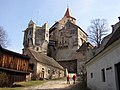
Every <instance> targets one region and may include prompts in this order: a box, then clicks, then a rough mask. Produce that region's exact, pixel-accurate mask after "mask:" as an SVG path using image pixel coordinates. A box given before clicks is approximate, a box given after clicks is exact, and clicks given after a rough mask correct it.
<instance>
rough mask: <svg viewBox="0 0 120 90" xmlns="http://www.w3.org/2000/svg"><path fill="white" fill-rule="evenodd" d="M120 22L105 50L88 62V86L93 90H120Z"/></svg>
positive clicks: (104, 47)
mask: <svg viewBox="0 0 120 90" xmlns="http://www.w3.org/2000/svg"><path fill="white" fill-rule="evenodd" d="M119 33H120V22H118V23H117V24H115V25H113V32H112V33H111V35H110V38H109V40H108V41H107V42H106V44H105V45H104V46H102V47H103V48H102V49H101V50H99V52H98V53H96V54H95V55H94V56H93V57H92V58H91V59H90V60H89V61H87V62H86V70H87V86H88V87H89V88H90V89H91V90H120V35H119Z"/></svg>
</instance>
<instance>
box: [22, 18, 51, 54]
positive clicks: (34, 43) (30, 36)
mask: <svg viewBox="0 0 120 90" xmlns="http://www.w3.org/2000/svg"><path fill="white" fill-rule="evenodd" d="M48 43H49V29H48V24H47V23H45V24H44V25H43V26H42V27H39V26H37V25H36V24H35V23H34V22H33V21H32V20H31V21H30V22H29V24H28V27H27V29H26V30H25V31H24V40H23V46H24V49H23V52H24V51H25V50H26V49H32V50H35V51H37V52H42V53H44V54H47V47H48Z"/></svg>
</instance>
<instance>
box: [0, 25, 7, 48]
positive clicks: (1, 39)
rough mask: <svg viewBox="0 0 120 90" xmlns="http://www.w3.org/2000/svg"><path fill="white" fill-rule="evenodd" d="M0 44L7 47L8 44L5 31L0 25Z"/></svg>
mask: <svg viewBox="0 0 120 90" xmlns="http://www.w3.org/2000/svg"><path fill="white" fill-rule="evenodd" d="M0 45H1V46H2V47H7V45H8V37H7V33H6V32H5V30H4V29H3V27H1V26H0Z"/></svg>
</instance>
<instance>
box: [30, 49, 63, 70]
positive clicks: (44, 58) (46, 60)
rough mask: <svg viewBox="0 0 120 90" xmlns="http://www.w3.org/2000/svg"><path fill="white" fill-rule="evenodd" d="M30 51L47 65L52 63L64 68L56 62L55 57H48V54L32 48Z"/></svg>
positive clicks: (54, 65)
mask: <svg viewBox="0 0 120 90" xmlns="http://www.w3.org/2000/svg"><path fill="white" fill-rule="evenodd" d="M29 51H30V53H31V54H32V55H33V57H34V58H35V59H36V60H37V61H38V62H41V63H43V64H46V65H50V66H53V67H56V68H59V69H64V68H63V67H62V66H61V65H60V64H59V63H58V62H56V61H55V60H54V59H53V58H50V57H48V56H47V55H45V54H43V53H39V52H36V51H33V50H30V49H29Z"/></svg>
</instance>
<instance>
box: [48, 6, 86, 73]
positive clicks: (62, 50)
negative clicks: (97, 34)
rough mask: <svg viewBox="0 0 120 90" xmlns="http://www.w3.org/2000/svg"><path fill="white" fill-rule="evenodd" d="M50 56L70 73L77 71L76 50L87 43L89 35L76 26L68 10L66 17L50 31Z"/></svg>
mask: <svg viewBox="0 0 120 90" xmlns="http://www.w3.org/2000/svg"><path fill="white" fill-rule="evenodd" d="M49 34H50V37H49V38H50V41H49V48H48V55H49V56H50V57H53V58H54V59H56V61H58V62H59V63H60V64H61V65H62V66H63V67H65V68H68V70H69V72H76V71H77V58H76V50H78V49H79V48H80V47H81V46H82V44H83V43H85V42H87V36H88V35H87V34H86V33H85V32H84V31H83V30H82V29H81V28H80V27H79V26H78V25H77V24H76V19H75V18H74V17H72V16H71V13H70V10H69V8H67V10H66V12H65V15H64V17H63V18H62V19H61V20H59V21H58V22H56V23H55V24H54V25H53V26H52V27H51V28H50V30H49Z"/></svg>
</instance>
